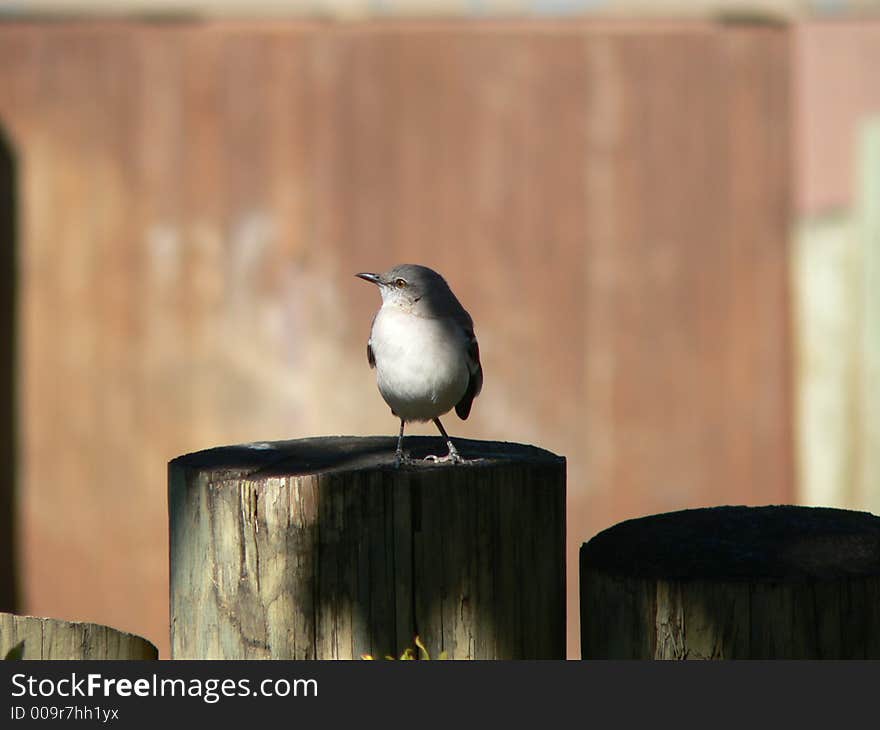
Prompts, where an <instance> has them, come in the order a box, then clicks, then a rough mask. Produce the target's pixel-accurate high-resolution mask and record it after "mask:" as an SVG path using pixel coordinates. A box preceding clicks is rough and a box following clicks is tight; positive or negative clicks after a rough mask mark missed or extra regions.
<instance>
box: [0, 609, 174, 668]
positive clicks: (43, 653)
mask: <svg viewBox="0 0 880 730" xmlns="http://www.w3.org/2000/svg"><path fill="white" fill-rule="evenodd" d="M9 655H11V657H15V658H18V659H158V658H159V653H158V651H157V650H156V647H155V646H153V645H152V644H151V643H150V642H149V641H147V640H146V639H143V638H141V637H140V636H135V635H134V634H127V633H125V632H124V631H117V630H116V629H111V628H110V627H109V626H101V625H99V624H89V623H79V622H74V621H61V620H60V619H55V618H37V617H36V616H17V615H15V614H12V613H0V659H3V658H5V657H7V656H9Z"/></svg>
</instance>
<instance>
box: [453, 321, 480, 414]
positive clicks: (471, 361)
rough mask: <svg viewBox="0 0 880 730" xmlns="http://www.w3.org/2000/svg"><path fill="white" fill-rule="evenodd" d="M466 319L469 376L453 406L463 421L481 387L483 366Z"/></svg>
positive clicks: (478, 348)
mask: <svg viewBox="0 0 880 730" xmlns="http://www.w3.org/2000/svg"><path fill="white" fill-rule="evenodd" d="M467 319H468V321H467V322H466V323H463V324H465V325H466V327H465V334H466V336H467V338H468V341H467V355H466V357H467V366H468V372H469V373H470V378H469V379H468V385H467V390H466V391H465V392H464V395H463V396H462V398H461V400H460V401H459V402H458V403H457V404H456V406H455V412H456V413H457V414H458V417H459V418H460V419H461V420H462V421H464V420H466V419H467V417H468V416H469V415H470V413H471V405H473V402H474V398H476V397H477V396H478V395H479V394H480V391H481V390H482V389H483V366H482V365H481V364H480V345H479V344H478V343H477V337H476V335H474V326H473V324H471V322H470V316H468V318H467Z"/></svg>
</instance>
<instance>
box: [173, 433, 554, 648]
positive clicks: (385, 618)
mask: <svg viewBox="0 0 880 730" xmlns="http://www.w3.org/2000/svg"><path fill="white" fill-rule="evenodd" d="M455 443H456V445H457V446H458V448H459V450H460V451H461V453H462V455H463V456H464V457H465V458H466V459H469V460H472V461H470V463H467V464H465V465H460V466H450V465H434V464H431V463H418V464H415V465H411V466H404V467H402V468H395V467H394V465H393V458H394V448H395V444H396V440H395V439H393V438H386V437H369V438H361V437H341V436H340V437H326V438H313V439H302V440H298V441H285V442H272V443H258V444H246V445H241V446H229V447H220V448H217V449H209V450H206V451H201V452H197V453H194V454H188V455H186V456H181V457H179V458H177V459H175V460H173V461H172V462H171V463H170V464H169V486H168V499H169V518H170V531H171V535H170V539H171V645H172V656H173V657H174V658H186V659H198V658H229V659H258V658H265V659H270V658H272V659H281V658H285V659H351V658H358V657H360V656H361V655H363V654H371V655H373V656H375V657H377V658H380V657H382V656H385V655H386V654H391V655H395V656H399V655H400V653H401V652H402V651H403V650H404V649H405V648H407V647H413V646H414V643H413V640H414V637H415V636H416V635H417V634H418V635H419V636H420V637H421V638H422V640H423V641H424V643H425V645H426V647H427V648H428V650H429V652H430V653H431V656H437V655H439V654H440V652H441V651H445V652H447V654H448V656H449V657H450V658H453V659H502V658H505V659H506V658H510V659H512V658H557V659H562V658H564V657H565V459H563V458H561V457H558V456H556V455H554V454H551V453H550V452H547V451H544V450H542V449H538V448H535V447H531V446H523V445H519V444H509V443H495V442H486V441H468V440H465V439H456V441H455ZM405 446H406V448H407V449H408V450H409V451H410V453H411V455H412V456H413V457H415V458H422V457H424V456H425V455H426V454H429V453H443V449H444V448H445V446H444V444H443V442H442V441H441V440H440V439H439V438H426V437H407V439H406V443H405Z"/></svg>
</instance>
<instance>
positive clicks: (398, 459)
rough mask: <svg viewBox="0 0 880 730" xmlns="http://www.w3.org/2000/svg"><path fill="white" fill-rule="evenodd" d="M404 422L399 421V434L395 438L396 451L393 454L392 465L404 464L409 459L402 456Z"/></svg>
mask: <svg viewBox="0 0 880 730" xmlns="http://www.w3.org/2000/svg"><path fill="white" fill-rule="evenodd" d="M404 424H405V421H404V420H403V419H402V418H401V419H400V433H399V434H398V436H397V451H395V452H394V465H395V466H400V465H401V464H406V463H407V462H408V461H409V459H408V458H407V457H406V456H404V454H403V426H404Z"/></svg>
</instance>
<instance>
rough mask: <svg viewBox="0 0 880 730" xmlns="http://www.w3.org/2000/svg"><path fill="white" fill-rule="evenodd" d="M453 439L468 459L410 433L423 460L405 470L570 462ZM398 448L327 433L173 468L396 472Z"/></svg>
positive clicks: (540, 452) (244, 447)
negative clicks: (441, 460)
mask: <svg viewBox="0 0 880 730" xmlns="http://www.w3.org/2000/svg"><path fill="white" fill-rule="evenodd" d="M453 441H454V443H455V445H456V447H457V448H458V450H459V452H460V453H461V455H462V457H463V458H464V459H466V460H467V463H465V464H455V465H451V464H435V463H433V462H430V461H421V459H423V458H424V457H425V456H427V455H428V454H439V455H443V454H445V453H446V443H445V442H444V441H443V439H441V438H439V437H429V436H407V437H406V438H405V440H404V450H405V451H406V452H407V453H408V454H409V455H410V456H411V457H412V458H413V459H418V460H419V461H417V462H416V463H414V464H406V465H403V466H401V467H399V469H401V470H406V471H421V470H432V471H433V470H438V469H484V468H487V467H494V466H500V465H502V464H506V465H509V464H512V463H520V464H522V465H524V466H525V465H530V464H531V465H537V464H549V463H563V462H564V461H565V459H564V457H561V456H557V455H556V454H553V453H551V452H550V451H545V450H544V449H539V448H537V447H535V446H525V445H523V444H514V443H504V442H498V441H472V440H468V439H458V438H454V439H453ZM396 447H397V439H396V438H392V437H388V436H321V437H315V438H307V439H297V440H291V441H264V442H256V443H250V444H239V445H236V446H220V447H217V448H213V449H205V450H204V451H197V452H194V453H192V454H185V455H184V456H179V457H177V458H176V459H173V460H172V461H171V462H170V463H169V467H171V468H180V469H184V470H192V471H198V472H202V473H204V472H211V473H214V474H222V475H223V476H225V477H227V478H236V477H239V476H245V475H247V477H248V478H249V479H254V478H261V477H265V478H271V477H287V476H302V475H306V474H318V473H328V472H347V471H359V470H365V469H370V470H372V469H395V470H396V469H398V467H396V466H395V463H394V450H395V448H396Z"/></svg>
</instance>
